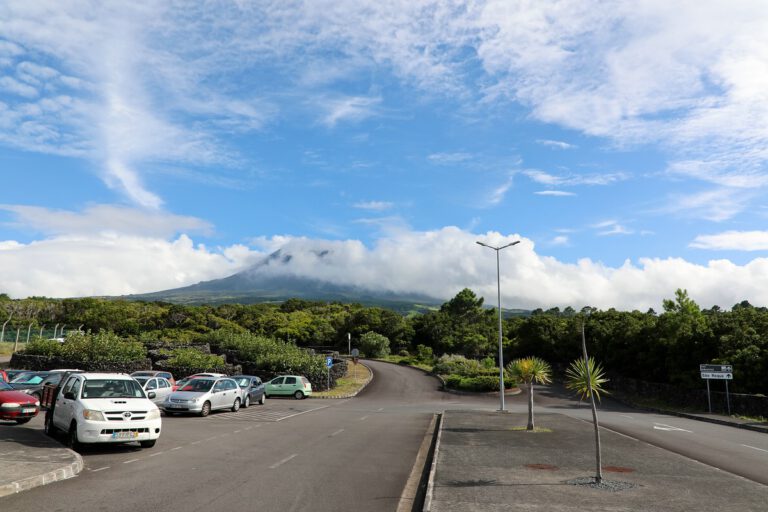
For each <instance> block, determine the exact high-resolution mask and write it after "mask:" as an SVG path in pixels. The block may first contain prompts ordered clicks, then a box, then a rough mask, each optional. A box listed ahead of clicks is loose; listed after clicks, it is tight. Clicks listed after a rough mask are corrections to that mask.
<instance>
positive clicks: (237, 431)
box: [232, 430, 242, 434]
mask: <svg viewBox="0 0 768 512" xmlns="http://www.w3.org/2000/svg"><path fill="white" fill-rule="evenodd" d="M240 432H242V430H235V431H234V432H232V433H233V434H239V433H240Z"/></svg>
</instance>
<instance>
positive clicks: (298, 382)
mask: <svg viewBox="0 0 768 512" xmlns="http://www.w3.org/2000/svg"><path fill="white" fill-rule="evenodd" d="M264 393H265V395H266V396H267V398H270V397H273V396H292V397H293V398H295V399H296V400H301V399H302V398H306V397H308V396H310V395H311V394H312V384H310V383H309V381H308V380H307V378H306V377H302V376H300V375H281V376H280V377H275V378H274V379H272V380H271V381H269V382H267V384H266V385H265V387H264Z"/></svg>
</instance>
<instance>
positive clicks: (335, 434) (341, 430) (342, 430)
mask: <svg viewBox="0 0 768 512" xmlns="http://www.w3.org/2000/svg"><path fill="white" fill-rule="evenodd" d="M342 432H344V429H343V428H340V429H339V430H337V431H336V432H334V433H333V434H331V435H330V436H328V437H333V436H337V435H339V434H341V433H342Z"/></svg>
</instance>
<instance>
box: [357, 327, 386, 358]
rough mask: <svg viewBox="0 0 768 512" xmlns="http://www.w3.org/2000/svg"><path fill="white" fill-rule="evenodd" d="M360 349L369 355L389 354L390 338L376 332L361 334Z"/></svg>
mask: <svg viewBox="0 0 768 512" xmlns="http://www.w3.org/2000/svg"><path fill="white" fill-rule="evenodd" d="M360 350H362V351H363V354H365V355H366V356H367V357H382V356H386V355H389V339H388V338H387V337H386V336H382V335H381V334H378V333H375V332H367V333H365V334H363V335H362V336H360Z"/></svg>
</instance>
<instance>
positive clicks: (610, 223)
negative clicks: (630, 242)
mask: <svg viewBox="0 0 768 512" xmlns="http://www.w3.org/2000/svg"><path fill="white" fill-rule="evenodd" d="M592 227H593V228H595V229H597V230H598V233H597V234H598V235H599V236H611V235H631V234H632V233H634V231H630V230H629V229H627V228H626V227H624V226H622V225H621V224H619V223H618V222H616V221H615V220H606V221H603V222H598V223H597V224H593V225H592Z"/></svg>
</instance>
